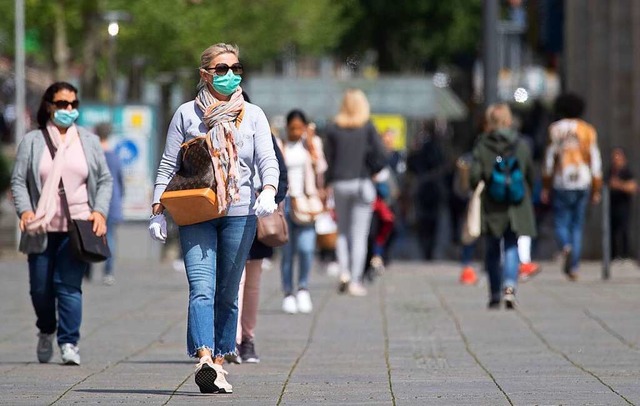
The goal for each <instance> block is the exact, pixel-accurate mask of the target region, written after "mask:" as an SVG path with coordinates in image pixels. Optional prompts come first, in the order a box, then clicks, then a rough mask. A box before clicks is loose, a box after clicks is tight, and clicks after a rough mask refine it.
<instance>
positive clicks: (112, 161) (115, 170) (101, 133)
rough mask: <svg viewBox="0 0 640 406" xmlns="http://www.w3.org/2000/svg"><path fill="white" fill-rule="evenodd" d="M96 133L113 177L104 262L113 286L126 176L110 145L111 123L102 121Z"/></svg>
mask: <svg viewBox="0 0 640 406" xmlns="http://www.w3.org/2000/svg"><path fill="white" fill-rule="evenodd" d="M96 134H98V137H100V144H101V145H102V149H103V150H104V156H105V157H106V159H107V165H108V166H109V172H111V176H112V177H113V193H112V195H111V203H110V204H109V217H108V218H107V242H108V244H109V248H110V249H111V256H110V257H109V258H108V259H107V261H106V262H105V264H104V277H103V279H102V281H103V283H104V284H105V285H107V286H111V285H113V284H114V283H115V282H116V279H115V276H114V275H113V264H114V262H115V257H116V253H117V239H116V231H117V228H118V224H120V223H121V222H122V220H123V215H122V199H123V198H124V176H123V174H122V163H121V162H120V157H119V156H118V154H117V153H116V152H115V151H114V150H113V149H112V148H110V146H109V137H110V136H111V125H110V124H108V123H102V124H99V125H97V126H96Z"/></svg>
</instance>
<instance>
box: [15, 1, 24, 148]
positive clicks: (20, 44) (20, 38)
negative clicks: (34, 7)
mask: <svg viewBox="0 0 640 406" xmlns="http://www.w3.org/2000/svg"><path fill="white" fill-rule="evenodd" d="M15 9H16V10H15V13H16V14H15V19H16V22H15V37H16V59H15V70H16V71H15V83H16V100H15V106H16V123H15V126H14V128H15V132H14V137H15V138H14V139H15V141H16V145H17V144H19V142H20V140H22V137H23V136H24V133H25V132H26V123H25V116H26V85H25V76H26V75H25V49H24V0H16V2H15Z"/></svg>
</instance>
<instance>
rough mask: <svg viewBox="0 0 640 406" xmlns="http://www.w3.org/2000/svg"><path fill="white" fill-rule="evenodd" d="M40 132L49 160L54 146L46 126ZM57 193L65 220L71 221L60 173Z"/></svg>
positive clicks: (54, 151)
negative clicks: (42, 135)
mask: <svg viewBox="0 0 640 406" xmlns="http://www.w3.org/2000/svg"><path fill="white" fill-rule="evenodd" d="M42 133H43V134H44V140H45V142H46V143H47V148H49V153H50V154H51V160H54V159H55V158H56V151H57V149H56V147H54V146H53V142H52V141H51V136H50V135H49V130H47V128H46V127H45V128H43V129H42ZM58 195H60V203H62V209H63V210H64V215H65V217H66V218H67V222H68V223H71V212H70V211H69V202H68V201H67V194H66V193H65V191H64V183H62V175H60V183H59V184H58Z"/></svg>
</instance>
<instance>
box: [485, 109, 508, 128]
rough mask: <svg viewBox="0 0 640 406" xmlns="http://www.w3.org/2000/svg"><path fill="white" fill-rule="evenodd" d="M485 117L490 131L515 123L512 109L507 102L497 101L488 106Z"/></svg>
mask: <svg viewBox="0 0 640 406" xmlns="http://www.w3.org/2000/svg"><path fill="white" fill-rule="evenodd" d="M485 119H486V126H487V130H488V131H494V130H499V129H501V128H509V127H511V124H513V117H512V115H511V109H510V108H509V105H508V104H505V103H496V104H492V105H490V106H489V107H487V111H486V113H485Z"/></svg>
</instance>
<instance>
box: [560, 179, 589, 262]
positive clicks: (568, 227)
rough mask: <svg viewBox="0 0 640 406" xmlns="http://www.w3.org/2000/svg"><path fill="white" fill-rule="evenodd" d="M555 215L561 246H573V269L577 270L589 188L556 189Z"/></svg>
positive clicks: (562, 247)
mask: <svg viewBox="0 0 640 406" xmlns="http://www.w3.org/2000/svg"><path fill="white" fill-rule="evenodd" d="M553 193H554V194H553V215H554V220H555V232H556V240H557V242H558V246H559V248H560V249H561V250H562V249H565V248H567V247H571V269H572V271H575V270H577V268H578V263H579V262H580V254H581V251H582V228H583V225H584V218H585V213H586V211H587V203H588V202H589V194H590V191H589V190H558V189H556V190H554V192H553Z"/></svg>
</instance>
